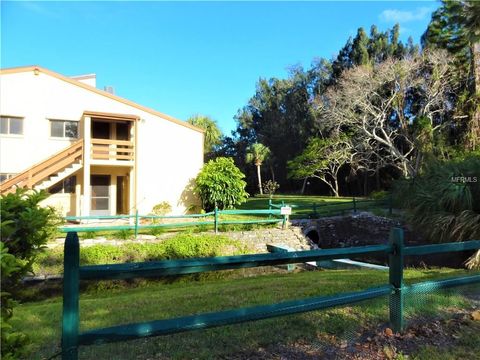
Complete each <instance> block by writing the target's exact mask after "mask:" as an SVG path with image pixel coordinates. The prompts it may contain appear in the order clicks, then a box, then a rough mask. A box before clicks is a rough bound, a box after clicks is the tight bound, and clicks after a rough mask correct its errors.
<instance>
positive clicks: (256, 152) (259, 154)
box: [245, 143, 270, 195]
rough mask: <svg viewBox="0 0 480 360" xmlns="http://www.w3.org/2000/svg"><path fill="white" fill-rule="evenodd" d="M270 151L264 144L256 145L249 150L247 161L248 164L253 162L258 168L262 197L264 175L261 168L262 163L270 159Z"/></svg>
mask: <svg viewBox="0 0 480 360" xmlns="http://www.w3.org/2000/svg"><path fill="white" fill-rule="evenodd" d="M269 155H270V149H269V148H268V147H266V146H265V145H263V144H260V143H254V144H252V145H251V146H250V147H249V148H248V150H247V155H246V157H245V160H246V161H247V163H250V162H253V163H254V164H255V166H256V167H257V177H258V189H259V190H260V195H263V191H262V175H261V174H260V167H261V166H262V163H263V162H264V161H265V160H266V159H267V158H268V157H269Z"/></svg>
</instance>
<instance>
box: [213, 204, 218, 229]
mask: <svg viewBox="0 0 480 360" xmlns="http://www.w3.org/2000/svg"><path fill="white" fill-rule="evenodd" d="M214 215H215V217H214V225H215V234H218V207H217V206H216V205H215V214H214Z"/></svg>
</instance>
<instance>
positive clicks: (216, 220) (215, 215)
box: [59, 208, 286, 238]
mask: <svg viewBox="0 0 480 360" xmlns="http://www.w3.org/2000/svg"><path fill="white" fill-rule="evenodd" d="M220 215H268V216H269V218H268V219H244V220H243V219H242V220H222V219H220ZM272 216H280V217H277V218H272ZM207 217H212V219H211V220H206V219H205V218H207ZM194 218H195V219H198V218H203V219H205V220H203V221H186V222H177V223H152V224H148V225H141V224H140V221H141V220H143V219H147V220H153V221H156V220H160V219H161V220H168V219H194ZM65 220H67V221H78V220H80V221H82V220H93V221H95V220H131V222H132V224H128V225H113V226H105V225H102V226H88V225H86V226H60V227H59V231H60V232H64V233H70V232H93V231H111V230H117V231H119V230H133V231H134V232H135V238H136V237H137V236H138V232H139V231H140V230H145V229H158V228H174V227H177V228H179V227H180V228H183V227H190V226H201V225H207V226H212V227H213V229H214V230H215V233H218V228H219V226H221V225H233V224H276V223H280V222H281V223H282V224H284V225H285V223H286V216H284V215H281V214H280V210H277V209H269V210H218V208H215V210H214V211H211V212H208V213H205V214H192V215H175V216H157V215H139V214H138V211H137V212H136V213H135V215H111V216H110V215H104V216H67V217H65Z"/></svg>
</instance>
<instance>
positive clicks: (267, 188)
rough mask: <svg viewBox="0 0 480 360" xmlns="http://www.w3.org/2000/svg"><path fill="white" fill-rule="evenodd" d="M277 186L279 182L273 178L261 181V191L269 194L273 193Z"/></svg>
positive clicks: (278, 186)
mask: <svg viewBox="0 0 480 360" xmlns="http://www.w3.org/2000/svg"><path fill="white" fill-rule="evenodd" d="M279 188H280V184H278V183H277V182H276V181H273V180H268V181H265V182H264V183H263V191H264V192H265V193H266V194H268V195H270V196H272V195H273V194H275V191H277V190H278V189H279Z"/></svg>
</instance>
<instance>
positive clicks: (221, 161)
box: [195, 157, 248, 211]
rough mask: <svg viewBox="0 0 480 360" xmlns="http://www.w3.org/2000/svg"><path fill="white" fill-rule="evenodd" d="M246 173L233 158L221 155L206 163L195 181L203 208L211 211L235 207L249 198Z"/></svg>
mask: <svg viewBox="0 0 480 360" xmlns="http://www.w3.org/2000/svg"><path fill="white" fill-rule="evenodd" d="M243 178H245V175H244V174H243V173H242V172H241V171H240V170H239V169H238V168H237V167H236V166H235V164H234V162H233V159H231V158H224V157H219V158H216V159H215V160H210V161H209V162H208V163H206V164H205V165H204V166H203V168H202V170H201V171H200V173H199V174H198V176H197V178H196V182H195V192H196V193H197V194H198V195H199V196H200V198H201V199H202V204H203V208H204V209H205V210H206V211H211V210H213V209H214V208H215V206H218V208H219V209H221V210H223V209H229V208H233V207H234V206H235V205H240V204H242V203H243V202H245V201H246V200H247V197H248V193H247V192H246V191H245V186H246V185H247V183H246V182H245V181H244V180H243Z"/></svg>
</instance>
